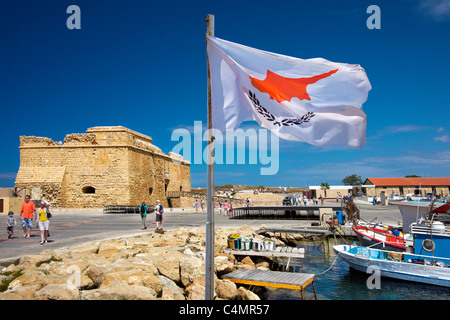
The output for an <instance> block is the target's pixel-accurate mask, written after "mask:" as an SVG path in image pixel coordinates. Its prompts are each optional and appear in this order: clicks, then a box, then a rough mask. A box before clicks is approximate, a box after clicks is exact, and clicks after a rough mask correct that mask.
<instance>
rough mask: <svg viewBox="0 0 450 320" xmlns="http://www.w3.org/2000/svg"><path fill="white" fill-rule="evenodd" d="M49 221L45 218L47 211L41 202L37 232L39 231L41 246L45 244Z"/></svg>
mask: <svg viewBox="0 0 450 320" xmlns="http://www.w3.org/2000/svg"><path fill="white" fill-rule="evenodd" d="M49 224H50V221H49V220H48V218H47V211H46V210H45V203H44V202H41V208H40V209H39V221H38V225H39V230H40V231H41V244H44V243H47V236H48V226H49Z"/></svg>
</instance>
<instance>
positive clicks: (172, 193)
mask: <svg viewBox="0 0 450 320" xmlns="http://www.w3.org/2000/svg"><path fill="white" fill-rule="evenodd" d="M181 197H188V198H197V199H204V200H206V194H203V193H197V192H190V191H168V192H167V198H181ZM225 200H226V201H228V203H239V204H244V203H245V202H246V200H245V199H235V198H229V197H225V196H214V201H216V202H224V201H225Z"/></svg>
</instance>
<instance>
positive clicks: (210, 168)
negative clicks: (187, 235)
mask: <svg viewBox="0 0 450 320" xmlns="http://www.w3.org/2000/svg"><path fill="white" fill-rule="evenodd" d="M205 20H206V22H207V31H206V33H207V34H208V35H211V36H214V15H212V14H208V16H207V17H206V19H205ZM206 62H207V74H208V145H207V155H208V157H207V173H208V177H207V178H208V189H207V195H206V197H207V199H206V206H207V207H206V215H207V216H206V218H207V219H206V220H207V221H206V258H205V300H214V136H213V134H212V127H213V125H212V115H211V77H210V70H209V57H208V52H206Z"/></svg>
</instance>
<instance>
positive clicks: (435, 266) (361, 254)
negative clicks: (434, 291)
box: [333, 245, 450, 288]
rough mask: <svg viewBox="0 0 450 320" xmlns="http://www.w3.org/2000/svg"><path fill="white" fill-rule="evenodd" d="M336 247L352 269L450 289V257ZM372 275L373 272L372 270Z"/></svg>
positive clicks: (334, 248) (355, 247)
mask: <svg viewBox="0 0 450 320" xmlns="http://www.w3.org/2000/svg"><path fill="white" fill-rule="evenodd" d="M333 250H334V251H335V252H336V253H337V254H339V256H340V258H341V259H342V260H344V261H345V262H346V263H347V264H348V266H349V267H350V268H353V269H355V270H359V271H362V272H367V271H368V269H369V268H370V270H379V271H380V275H381V276H382V277H389V278H394V279H400V280H407V281H414V282H421V283H426V284H431V285H437V286H443V287H449V288H450V259H449V258H441V257H439V258H438V259H436V257H430V256H426V255H417V254H412V253H406V252H392V251H387V250H379V249H373V248H368V247H361V246H356V245H350V246H349V245H336V246H333ZM370 274H372V272H370Z"/></svg>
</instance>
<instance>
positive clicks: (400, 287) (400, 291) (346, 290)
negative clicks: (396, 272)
mask: <svg viewBox="0 0 450 320" xmlns="http://www.w3.org/2000/svg"><path fill="white" fill-rule="evenodd" d="M351 243H352V241H350V240H344V239H340V238H338V239H337V240H335V239H333V238H330V239H326V240H324V241H319V242H312V241H303V242H301V243H299V244H298V245H297V247H299V248H304V249H305V257H304V258H303V259H293V258H291V261H290V263H289V265H290V266H291V269H290V272H300V273H312V274H315V275H316V276H315V280H314V285H315V288H316V293H317V299H318V300H418V299H420V300H448V299H450V289H449V288H445V287H439V286H432V285H426V284H420V283H415V282H409V281H401V280H396V279H389V278H385V277H381V278H380V279H379V283H377V282H375V281H374V280H373V275H372V274H371V273H370V274H367V273H364V272H360V271H356V270H353V269H350V268H349V267H348V266H347V264H346V263H345V262H344V261H342V260H341V259H340V258H339V257H338V258H337V259H336V254H335V252H334V251H333V245H335V244H351ZM284 261H285V262H287V259H286V260H284ZM333 263H334V264H333ZM330 266H331V268H330ZM328 269H329V270H328ZM370 277H372V278H370ZM378 284H379V288H377V285H378ZM312 292H313V291H312V286H311V285H309V286H308V287H307V294H305V297H309V296H310V295H311V294H312ZM266 299H267V300H298V299H301V295H300V293H299V291H297V290H289V289H274V288H268V291H267V298H266Z"/></svg>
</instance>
